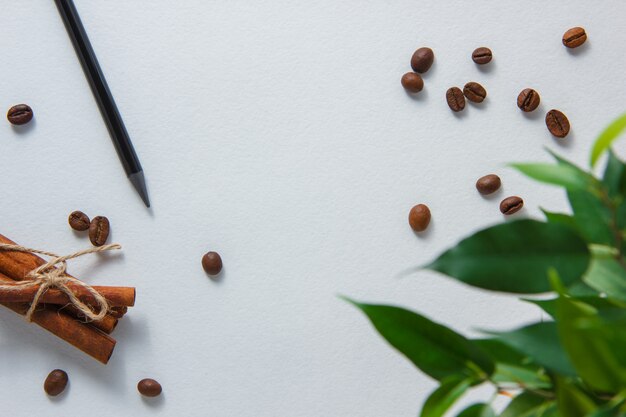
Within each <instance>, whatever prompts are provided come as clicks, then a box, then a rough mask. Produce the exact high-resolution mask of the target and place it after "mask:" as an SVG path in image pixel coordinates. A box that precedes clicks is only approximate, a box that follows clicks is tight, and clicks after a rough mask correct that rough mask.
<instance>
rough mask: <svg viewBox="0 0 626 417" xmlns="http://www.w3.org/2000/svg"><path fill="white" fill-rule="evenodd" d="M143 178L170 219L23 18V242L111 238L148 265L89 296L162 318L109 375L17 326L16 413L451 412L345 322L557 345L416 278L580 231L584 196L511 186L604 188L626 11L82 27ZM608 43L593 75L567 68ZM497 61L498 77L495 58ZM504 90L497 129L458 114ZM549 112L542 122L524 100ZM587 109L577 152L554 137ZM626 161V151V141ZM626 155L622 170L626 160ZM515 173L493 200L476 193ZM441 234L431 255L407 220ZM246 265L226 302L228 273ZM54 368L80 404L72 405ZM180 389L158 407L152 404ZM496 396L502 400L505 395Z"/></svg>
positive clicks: (10, 379) (131, 265)
mask: <svg viewBox="0 0 626 417" xmlns="http://www.w3.org/2000/svg"><path fill="white" fill-rule="evenodd" d="M77 7H78V9H79V11H80V13H81V15H82V18H83V22H84V24H85V27H86V29H87V32H88V33H89V35H90V38H91V41H92V44H93V46H94V49H95V51H96V53H97V55H98V57H99V59H100V63H101V66H102V68H103V70H104V73H105V74H106V76H107V79H108V82H109V85H110V87H111V90H112V92H113V95H114V96H115V98H116V101H117V104H118V106H119V108H120V111H121V113H122V115H123V117H124V120H125V122H126V126H127V128H128V131H129V132H130V134H131V137H132V138H133V142H134V144H135V147H136V150H137V152H138V154H139V156H140V159H141V161H142V164H143V167H144V170H145V173H146V177H147V181H148V188H149V192H150V198H151V200H152V203H153V208H152V209H151V210H147V209H146V208H145V207H144V206H143V204H142V203H141V201H140V199H139V197H138V196H137V195H136V193H135V191H134V189H133V188H132V187H131V184H130V183H129V182H128V180H127V179H126V178H125V176H124V173H123V170H122V167H121V165H120V163H119V161H118V159H117V155H116V154H115V151H114V148H113V146H112V144H111V142H110V139H109V137H108V133H107V131H106V128H105V125H104V123H103V122H102V119H101V117H100V114H99V111H98V109H97V107H96V104H95V102H94V100H93V97H92V94H91V91H90V90H89V87H88V85H87V83H86V81H85V78H84V75H83V72H82V69H81V67H80V65H79V63H78V61H77V59H76V56H75V53H74V50H73V48H72V45H71V43H70V41H69V38H68V37H67V34H66V32H65V28H64V26H63V24H62V22H61V20H60V18H59V16H58V14H57V11H56V8H55V6H54V2H53V1H51V0H48V1H42V0H30V1H26V0H24V1H20V2H16V1H8V0H3V1H2V6H1V7H0V51H1V53H2V58H1V59H0V109H8V108H9V107H10V106H11V105H13V104H16V103H21V102H24V103H28V104H30V105H31V106H32V107H33V109H34V112H35V120H34V122H32V123H31V124H30V125H29V126H27V127H25V128H13V127H12V126H10V125H9V124H8V123H7V122H4V123H2V122H1V121H0V166H1V173H2V193H1V195H2V199H1V202H0V210H1V213H2V215H1V216H0V232H1V233H3V234H5V235H7V236H8V237H10V238H12V239H13V240H16V241H17V242H18V243H21V244H24V245H30V246H33V247H38V248H42V249H48V250H52V251H56V252H58V253H69V252H73V251H75V250H77V249H80V248H83V247H88V246H89V241H88V239H86V238H85V236H84V235H81V234H78V233H74V232H72V231H71V230H70V228H69V227H68V226H67V221H66V219H67V215H68V214H69V213H70V212H71V211H72V210H75V209H81V210H83V211H85V212H86V213H88V214H89V215H90V216H95V215H99V214H102V215H106V216H107V217H108V218H109V219H110V220H111V223H112V228H113V232H112V236H111V240H110V241H112V242H119V243H121V244H122V245H123V246H124V250H123V254H121V255H114V256H103V257H100V259H99V258H98V257H97V256H93V257H92V258H90V259H87V258H85V259H82V260H77V261H75V262H74V263H73V264H72V265H71V266H70V272H73V273H74V275H77V276H79V277H81V278H83V279H85V280H86V281H88V282H89V283H93V284H101V285H102V284H104V285H106V284H111V285H114V284H117V285H130V286H136V287H137V291H138V297H137V305H136V307H135V308H134V309H132V311H130V313H129V314H128V315H127V316H126V317H125V318H124V320H122V322H121V323H120V325H119V326H118V328H117V330H116V331H115V332H114V336H115V338H116V339H117V340H118V345H117V348H116V351H115V353H114V355H113V357H112V359H111V362H110V363H109V364H108V365H107V366H103V365H100V364H99V363H97V362H95V361H94V360H92V359H90V358H89V357H87V356H85V355H83V354H82V353H80V352H78V351H76V350H75V349H74V348H72V347H71V346H69V345H66V344H65V343H64V342H62V341H60V340H58V339H56V338H55V337H53V336H51V335H49V334H47V333H46V332H44V331H42V330H41V329H40V328H38V327H37V326H34V325H28V324H27V323H25V322H24V320H23V319H22V318H20V317H19V316H17V315H15V314H13V313H12V312H10V311H8V310H6V309H2V311H0V402H1V403H2V409H3V410H5V412H9V411H10V414H11V415H12V416H13V417H19V416H33V415H41V416H43V415H46V416H61V415H71V416H81V415H90V416H94V417H95V416H111V415H131V414H132V415H134V416H151V415H169V416H173V415H184V416H237V417H263V416H276V417H282V416H284V417H300V416H302V417H313V416H330V417H334V416H338V417H339V416H346V417H348V416H360V417H375V416H376V417H379V416H415V415H416V414H417V411H418V409H419V407H420V405H421V403H422V401H423V400H424V398H425V396H426V395H427V393H428V392H429V391H431V390H432V389H433V387H434V383H433V382H432V381H431V380H429V378H428V377H426V376H424V375H422V374H421V373H420V372H418V371H417V370H416V369H415V368H414V367H413V366H412V365H411V364H410V363H409V362H408V361H407V360H405V359H404V358H403V357H401V356H400V355H398V354H397V353H396V352H395V351H393V350H392V349H390V348H389V347H388V346H387V345H386V344H385V342H383V341H382V340H381V338H380V337H379V336H378V335H377V334H376V333H375V332H374V330H373V329H372V328H371V326H370V325H369V323H368V322H367V320H366V319H365V317H363V316H362V314H361V313H360V312H358V311H357V310H355V309H354V308H353V307H351V306H349V305H347V304H346V303H345V302H343V301H341V300H339V299H338V298H337V295H338V294H345V295H348V296H351V297H354V298H356V299H359V300H367V301H376V302H387V303H394V304H398V305H403V306H408V307H410V308H413V309H416V310H419V311H421V312H423V313H425V314H426V315H428V316H429V317H433V318H435V319H436V320H438V321H441V322H444V323H446V324H448V325H451V326H453V327H454V328H456V329H458V330H460V331H463V332H465V333H466V334H472V335H475V334H476V331H475V330H476V329H477V328H489V329H505V328H511V327H513V326H515V325H518V324H521V323H523V322H527V321H529V320H534V319H536V318H538V317H539V313H538V311H537V310H535V309H534V308H532V307H530V306H527V305H524V304H522V303H521V302H517V301H515V300H514V299H512V298H506V297H503V296H499V295H495V294H487V293H481V292H479V291H475V290H472V289H470V288H467V287H464V286H462V285H460V284H458V283H456V282H453V281H451V280H449V279H447V278H444V277H442V276H439V275H436V274H434V273H429V272H418V273H415V274H412V275H410V276H408V277H404V278H401V277H400V275H402V272H403V271H406V269H407V268H413V267H415V266H417V265H420V264H423V263H425V262H427V261H428V260H430V259H432V258H433V257H434V256H436V255H437V254H438V253H439V252H441V251H442V250H443V249H445V248H446V247H449V246H450V245H452V244H454V243H455V242H456V241H457V240H459V239H460V238H462V237H464V236H465V235H467V234H469V233H471V232H472V231H475V230H477V229H479V228H481V227H484V226H487V225H490V224H494V223H497V222H500V221H502V220H503V217H502V215H501V214H500V213H499V211H498V202H499V200H500V199H501V198H503V197H506V196H507V195H514V194H517V195H520V196H522V197H523V198H524V199H525V201H526V208H525V209H524V210H523V212H522V213H520V215H521V216H539V210H538V207H539V206H544V207H546V208H550V209H553V210H564V209H566V207H567V206H566V203H565V200H564V195H563V193H562V191H561V190H559V189H557V188H552V187H548V186H541V185H537V184H535V183H533V182H531V181H530V180H527V179H526V178H523V177H522V176H521V175H519V174H517V173H515V172H513V171H512V170H511V169H509V168H507V167H506V166H505V164H506V163H507V162H513V161H538V160H545V161H547V160H549V157H548V155H547V154H546V152H545V151H544V149H543V148H544V147H548V148H551V149H555V150H557V151H558V152H559V153H561V154H563V155H564V156H566V157H568V158H570V159H572V160H575V161H576V162H578V163H580V164H587V160H588V157H587V155H588V151H589V149H590V145H591V143H592V141H593V140H594V138H595V137H596V135H597V134H598V133H599V132H600V131H601V129H602V128H603V127H604V126H605V125H606V124H608V123H609V122H610V121H611V120H612V119H613V118H614V117H616V116H618V115H619V114H620V113H621V112H623V111H624V110H626V104H625V101H624V97H625V96H626V71H624V68H625V67H626V55H625V54H624V51H623V45H624V44H626V32H625V31H624V30H623V29H624V16H625V15H626V3H624V2H620V1H606V2H601V3H594V4H593V5H591V4H590V3H589V2H588V1H568V2H544V1H527V2H508V4H505V3H503V2H501V1H488V2H487V1H485V2H480V3H478V2H464V1H448V2H437V1H435V2H432V1H431V2H419V1H408V0H393V1H391V0H386V1H384V0H366V1H358V2H357V1H343V2H338V1H335V0H319V1H287V0H274V1H261V2H255V1H248V0H231V1H215V0H213V1H204V0H187V1H179V2H172V1H166V0H159V1H124V0H110V1H86V0H81V1H78V2H77ZM577 25H581V26H584V27H585V28H586V29H587V32H588V34H589V41H588V42H587V44H586V45H585V46H584V47H583V48H580V49H579V50H577V51H569V50H566V48H564V47H563V46H562V44H561V36H562V34H563V32H564V31H565V30H566V29H568V28H569V27H572V26H577ZM424 45H427V46H430V47H432V48H433V49H434V51H435V55H436V63H435V64H434V65H433V67H432V69H431V70H430V72H429V73H428V74H426V75H425V77H424V80H425V89H424V91H422V93H420V95H419V96H417V97H416V98H411V97H409V96H407V94H405V92H404V91H403V89H402V88H401V86H400V77H401V75H402V74H403V73H404V72H406V71H408V70H409V69H410V68H409V65H408V64H409V59H410V57H411V54H412V53H413V51H414V50H415V49H416V48H417V47H420V46H424ZM483 45H484V46H489V47H490V48H492V50H493V52H494V56H495V58H494V61H493V62H492V63H491V64H490V65H489V66H487V67H485V68H484V69H483V68H477V66H476V65H475V64H474V63H473V62H472V61H471V59H470V55H471V52H472V50H473V49H474V48H476V47H478V46H483ZM471 80H473V81H478V82H480V83H481V84H483V85H484V86H485V87H486V89H487V91H488V99H487V100H486V102H485V103H484V104H482V105H480V106H475V105H468V106H467V108H466V110H465V111H464V112H463V113H462V114H460V115H455V114H453V113H452V112H451V111H450V110H449V109H448V107H447V105H446V103H445V100H444V93H445V90H446V89H447V88H448V87H450V86H454V85H457V86H461V87H462V86H463V84H464V83H465V82H467V81H471ZM525 87H534V88H536V89H537V90H538V91H539V92H540V94H541V98H542V105H541V107H540V108H539V110H538V111H537V112H536V113H534V114H532V115H529V116H527V115H524V114H522V113H521V112H520V111H519V110H518V109H517V107H516V105H515V101H516V97H517V94H518V92H519V91H520V90H521V89H523V88H525ZM550 108H558V109H561V110H562V111H563V112H564V113H565V114H566V115H567V116H568V117H569V119H570V121H571V124H572V132H571V133H570V135H569V136H568V137H567V139H565V140H563V141H561V142H558V141H556V140H555V139H553V138H552V137H551V136H550V134H549V133H548V132H547V130H546V128H545V125H544V121H543V117H544V114H545V112H546V111H547V110H549V109H550ZM624 142H626V141H624ZM624 145H625V143H622V144H621V146H620V149H621V154H622V156H624V155H626V151H625V150H626V147H625V146H624ZM491 172H495V173H498V174H499V175H500V176H501V177H502V179H503V183H504V187H503V190H502V191H501V192H500V193H498V194H497V195H496V196H495V197H493V198H482V197H481V196H479V195H478V193H477V192H476V190H475V189H474V182H475V180H476V179H477V178H478V177H480V176H482V175H484V174H487V173H491ZM420 202H422V203H426V204H428V205H429V206H430V208H431V210H432V214H433V222H432V224H431V226H430V229H429V231H428V232H427V233H425V234H424V235H423V236H419V237H418V236H416V235H415V234H414V233H413V232H412V231H411V230H410V228H409V227H408V224H407V214H408V211H409V209H410V208H411V207H412V206H413V205H414V204H417V203H420ZM208 250H215V251H218V252H219V253H220V254H221V255H222V257H223V260H224V265H225V268H224V273H223V275H222V277H221V280H220V281H219V282H215V281H212V280H211V279H209V278H208V277H207V276H206V275H205V274H204V272H203V270H202V268H201V266H200V258H201V256H202V254H203V253H204V252H206V251H208ZM54 368H62V369H64V370H66V371H67V372H68V373H69V376H70V380H71V383H70V387H69V389H68V390H67V392H66V393H64V394H63V395H62V396H60V397H58V398H56V399H50V398H48V397H46V395H45V394H44V393H43V390H42V384H43V380H44V378H45V377H46V375H47V374H48V372H49V371H50V370H52V369H54ZM144 377H153V378H155V379H157V380H159V381H160V382H161V383H162V385H163V388H164V395H163V396H162V397H160V398H159V399H156V400H144V399H142V398H141V397H140V396H139V395H138V393H137V391H136V383H137V381H138V380H140V379H141V378H144ZM487 394H488V392H486V391H485V392H483V393H481V394H480V395H479V396H482V397H484V396H486V395H487Z"/></svg>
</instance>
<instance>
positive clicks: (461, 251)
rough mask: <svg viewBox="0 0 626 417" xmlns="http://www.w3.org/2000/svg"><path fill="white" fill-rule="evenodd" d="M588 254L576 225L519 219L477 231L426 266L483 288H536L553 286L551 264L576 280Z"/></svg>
mask: <svg viewBox="0 0 626 417" xmlns="http://www.w3.org/2000/svg"><path fill="white" fill-rule="evenodd" d="M589 257H590V256H589V250H588V248H587V244H586V242H585V241H583V240H582V238H581V237H580V236H578V234H577V233H576V232H575V231H573V230H572V229H571V228H569V227H567V226H563V225H561V224H555V223H542V222H538V221H535V220H519V221H515V222H510V223H504V224H499V225H497V226H493V227H490V228H487V229H484V230H481V231H479V232H477V233H475V234H474V235H472V236H470V237H468V238H466V239H464V240H462V241H461V242H459V243H458V244H457V245H456V247H454V248H452V249H449V250H448V251H446V252H444V253H443V254H442V255H440V256H439V258H437V259H436V260H435V261H433V262H432V263H431V264H430V265H427V266H426V268H429V269H432V270H435V271H439V272H441V273H444V274H446V275H449V276H451V277H453V278H456V279H458V280H459V281H462V282H464V283H466V284H469V285H473V286H475V287H479V288H484V289H488V290H494V291H506V292H512V293H526V294H531V293H542V292H547V291H550V290H551V287H550V283H549V282H548V278H547V271H548V269H549V268H555V269H556V270H557V271H558V273H559V275H560V276H561V279H562V280H563V282H564V283H565V284H567V285H569V284H571V283H573V282H575V281H577V280H578V279H579V278H580V277H581V276H582V275H583V273H584V272H585V270H586V269H587V265H588V263H589Z"/></svg>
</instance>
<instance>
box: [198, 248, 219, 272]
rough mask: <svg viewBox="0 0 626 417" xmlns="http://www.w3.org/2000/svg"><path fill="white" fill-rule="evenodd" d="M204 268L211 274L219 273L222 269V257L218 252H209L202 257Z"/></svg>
mask: <svg viewBox="0 0 626 417" xmlns="http://www.w3.org/2000/svg"><path fill="white" fill-rule="evenodd" d="M202 268H204V271H205V272H206V273H207V274H209V275H217V274H219V273H220V271H221V270H222V258H221V257H220V255H219V254H218V253H217V252H207V253H205V254H204V256H203V257H202Z"/></svg>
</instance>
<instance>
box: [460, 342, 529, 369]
mask: <svg viewBox="0 0 626 417" xmlns="http://www.w3.org/2000/svg"><path fill="white" fill-rule="evenodd" d="M472 342H474V344H476V345H477V346H478V347H479V348H480V349H481V350H482V351H483V352H485V353H487V354H488V355H489V356H490V357H491V359H493V360H494V361H495V362H500V363H508V364H513V365H519V364H528V363H529V362H530V361H529V360H528V356H526V355H523V354H521V353H520V352H519V351H517V350H515V349H513V348H512V347H510V346H509V345H507V344H506V343H503V342H502V341H501V340H498V339H495V338H494V339H473V340H472Z"/></svg>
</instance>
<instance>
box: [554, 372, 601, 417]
mask: <svg viewBox="0 0 626 417" xmlns="http://www.w3.org/2000/svg"><path fill="white" fill-rule="evenodd" d="M556 387H557V389H556V396H557V404H558V407H559V412H560V413H561V415H562V416H566V417H585V416H586V415H587V414H588V413H591V412H593V411H594V410H595V409H596V405H595V404H594V402H593V401H592V400H591V398H589V397H588V396H587V395H586V394H585V393H584V392H583V391H582V390H581V389H579V388H578V387H577V386H576V385H574V384H573V383H572V382H570V381H569V380H566V379H564V378H557V384H556Z"/></svg>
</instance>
